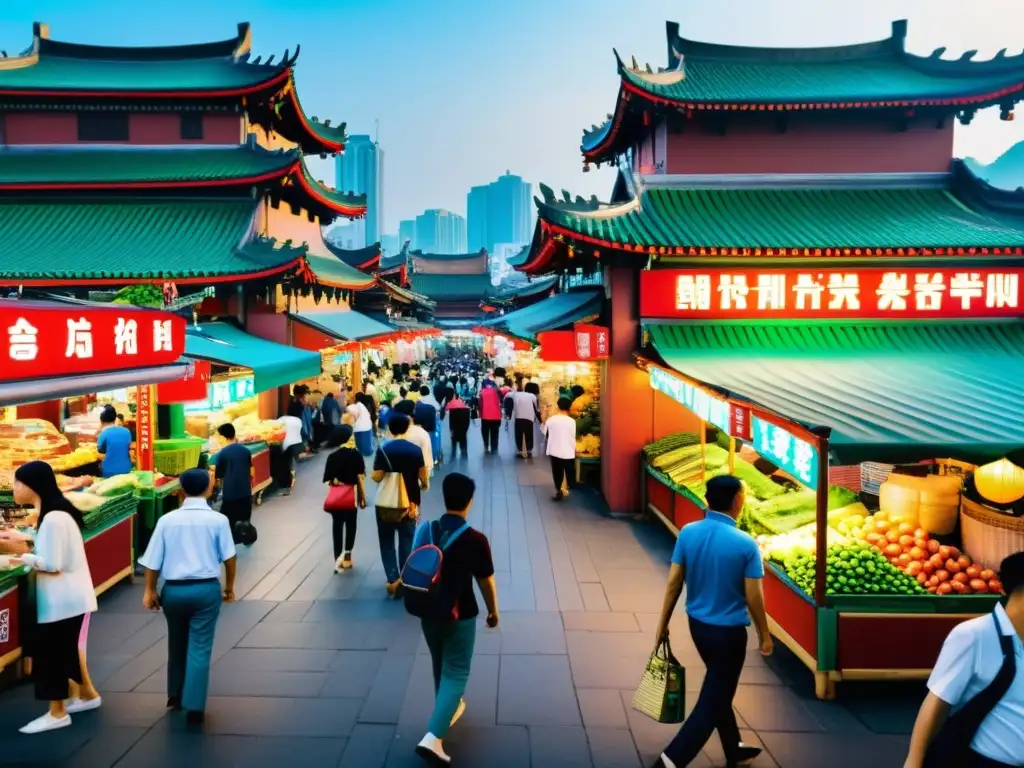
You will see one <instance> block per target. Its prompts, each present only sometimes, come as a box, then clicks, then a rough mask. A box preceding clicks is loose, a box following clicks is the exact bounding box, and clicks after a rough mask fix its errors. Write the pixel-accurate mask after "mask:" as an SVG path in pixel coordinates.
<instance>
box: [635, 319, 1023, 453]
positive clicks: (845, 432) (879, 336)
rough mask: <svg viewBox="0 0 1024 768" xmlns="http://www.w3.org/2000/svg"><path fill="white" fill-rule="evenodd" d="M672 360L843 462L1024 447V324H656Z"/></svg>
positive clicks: (658, 344)
mask: <svg viewBox="0 0 1024 768" xmlns="http://www.w3.org/2000/svg"><path fill="white" fill-rule="evenodd" d="M647 329H648V330H649V332H650V337H651V341H652V342H653V344H654V346H655V348H656V349H657V351H658V353H659V354H660V355H661V356H662V358H664V360H665V362H666V363H667V364H668V365H670V366H672V367H673V368H675V369H676V370H678V371H680V372H682V373H685V374H686V375H688V376H692V377H693V378H695V379H698V380H700V381H702V382H704V383H706V384H709V385H711V386H713V387H717V388H719V389H722V390H724V391H727V392H728V393H730V394H731V395H733V396H735V397H739V398H744V399H747V400H750V401H751V402H753V403H756V404H758V405H760V406H762V407H764V408H768V409H770V410H772V411H775V412H776V413H779V414H781V415H783V416H786V417H788V418H791V419H794V420H796V421H798V422H801V423H803V424H806V425H808V426H812V425H822V426H827V427H831V429H832V439H831V448H832V452H833V454H834V456H835V459H836V461H837V462H838V463H839V464H856V463H859V462H861V461H868V460H873V461H916V460H919V459H925V458H947V457H949V458H959V459H962V460H967V461H987V460H990V459H994V458H999V457H1001V456H1005V455H1006V454H1007V453H1009V452H1011V451H1013V450H1014V449H1018V448H1020V447H1021V446H1024V385H1022V382H1024V323H1020V322H1016V321H1011V322H959V323H957V322H935V323H912V322H910V323H892V322H828V323H824V322H823V323H799V324H797V323H792V322H788V323H787V322H783V321H776V322H772V321H762V322H747V323H730V322H702V323H700V324H690V323H685V324H677V325H671V324H652V325H648V326H647Z"/></svg>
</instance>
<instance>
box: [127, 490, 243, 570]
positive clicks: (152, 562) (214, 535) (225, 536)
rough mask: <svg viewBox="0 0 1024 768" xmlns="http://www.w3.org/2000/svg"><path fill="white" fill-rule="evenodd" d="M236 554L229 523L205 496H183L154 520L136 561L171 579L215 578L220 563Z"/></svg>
mask: <svg viewBox="0 0 1024 768" xmlns="http://www.w3.org/2000/svg"><path fill="white" fill-rule="evenodd" d="M234 556H235V543H234V541H233V540H232V538H231V524H230V523H228V519H227V518H226V517H225V516H224V515H222V514H221V513H220V512H214V511H213V510H212V509H210V505H209V504H207V503H206V499H199V498H186V499H185V500H184V501H183V502H182V503H181V506H180V507H179V508H178V509H176V510H174V511H173V512H168V513H167V514H166V515H164V516H163V517H161V518H160V519H159V520H157V522H156V529H155V530H154V531H153V537H152V538H151V539H150V540H149V546H148V547H146V553H145V554H144V555H143V556H142V557H140V558H139V564H140V565H141V566H143V567H144V568H148V569H149V570H151V571H160V575H161V576H163V577H164V579H166V580H171V581H191V580H193V579H216V578H217V577H218V576H219V575H220V564H221V563H223V562H224V561H225V560H230V559H231V558H232V557H234Z"/></svg>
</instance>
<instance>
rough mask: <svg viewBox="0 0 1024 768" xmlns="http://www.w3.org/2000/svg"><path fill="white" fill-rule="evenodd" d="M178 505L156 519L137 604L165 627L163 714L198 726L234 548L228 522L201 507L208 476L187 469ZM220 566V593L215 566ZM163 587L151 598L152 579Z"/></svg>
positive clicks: (229, 595) (230, 586)
mask: <svg viewBox="0 0 1024 768" xmlns="http://www.w3.org/2000/svg"><path fill="white" fill-rule="evenodd" d="M178 480H179V482H180V483H181V489H182V490H183V491H184V492H185V500H184V501H183V502H182V504H181V506H180V507H179V508H178V509H175V510H173V511H172V512H168V513H167V514H166V515H164V516H163V517H161V518H160V519H159V520H158V521H157V524H156V529H155V530H154V531H153V537H152V538H151V539H150V541H149V546H148V547H146V554H144V555H143V556H142V557H141V558H139V563H140V564H141V565H142V566H143V567H144V568H145V569H146V591H145V594H144V595H143V598H142V603H143V605H145V607H146V608H148V609H149V610H151V611H159V610H161V609H163V612H164V619H165V620H166V621H167V706H168V708H170V709H174V710H178V709H184V710H185V712H186V718H187V722H188V724H190V725H199V724H201V723H202V722H203V719H204V717H205V712H206V694H207V690H208V689H209V686H210V657H211V655H212V654H213V636H214V632H215V631H216V629H217V618H218V616H220V606H221V603H222V602H225V603H230V602H233V601H234V599H235V564H236V563H235V542H234V541H233V540H232V538H231V529H230V528H229V526H228V521H227V518H226V517H224V515H221V514H219V513H217V512H214V511H213V510H212V509H211V508H210V505H209V504H208V503H207V501H206V500H207V498H208V497H209V495H210V475H209V473H207V472H205V471H204V470H201V469H189V470H186V471H185V472H182V473H181V476H180V477H179V478H178ZM221 563H223V564H224V587H223V590H222V589H221V584H220V579H219V577H220V566H221ZM161 576H162V577H163V579H164V587H163V590H162V591H161V592H160V593H159V595H158V594H157V579H158V578H159V577H161Z"/></svg>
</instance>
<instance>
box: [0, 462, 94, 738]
mask: <svg viewBox="0 0 1024 768" xmlns="http://www.w3.org/2000/svg"><path fill="white" fill-rule="evenodd" d="M14 500H15V502H17V503H18V504H22V505H26V506H32V507H35V509H36V513H37V515H38V523H37V526H38V531H37V533H36V540H35V552H34V553H33V554H30V555H22V556H21V557H20V558H19V560H20V562H22V563H24V564H25V565H29V566H31V567H32V568H34V569H35V570H36V571H37V578H36V606H37V611H38V619H37V620H38V627H37V629H36V650H35V656H34V659H33V664H34V678H35V688H36V698H37V699H39V700H41V701H49V702H50V710H49V712H47V713H46V714H44V715H42V716H40V717H37V718H36V719H35V720H33V721H32V722H31V723H29V724H28V725H26V726H25V727H24V728H22V729H21V732H22V733H42V732H43V731H51V730H54V729H55V728H64V727H66V726H68V725H71V714H70V713H73V712H82V711H85V710H89V709H96V708H97V707H98V706H99V705H100V697H99V695H98V694H97V693H96V690H95V689H94V688H91V686H87V685H83V686H82V692H81V695H82V698H80V699H73V700H72V701H71V702H68V701H66V700H67V698H68V694H69V685H68V683H69V681H74V682H76V683H79V684H82V683H83V682H84V681H83V675H82V668H81V661H80V657H79V653H78V639H79V635H80V633H81V631H82V622H83V620H84V619H85V614H87V613H92V612H93V611H95V610H96V593H95V591H94V590H93V585H92V576H91V575H90V574H89V563H88V562H87V561H86V559H85V541H84V540H83V538H82V514H81V513H80V512H79V511H78V510H77V509H75V507H74V506H73V505H72V504H71V502H70V501H68V500H67V499H66V498H64V494H62V493H61V492H60V489H58V488H57V480H56V478H55V477H54V475H53V470H52V469H51V468H50V465H49V464H45V463H44V462H41V461H32V462H29V463H28V464H25V465H24V466H22V467H19V468H18V470H17V471H16V472H15V473H14ZM90 689H91V690H90Z"/></svg>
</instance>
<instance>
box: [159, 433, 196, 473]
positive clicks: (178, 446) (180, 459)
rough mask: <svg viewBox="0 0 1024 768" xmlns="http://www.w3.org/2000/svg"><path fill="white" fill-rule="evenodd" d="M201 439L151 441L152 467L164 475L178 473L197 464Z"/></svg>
mask: <svg viewBox="0 0 1024 768" xmlns="http://www.w3.org/2000/svg"><path fill="white" fill-rule="evenodd" d="M202 452H203V441H202V440H200V439H199V438H193V439H188V438H186V439H178V440H157V441H156V442H154V443H153V468H154V469H156V470H157V471H158V472H162V473H163V474H165V475H180V474H181V473H182V472H184V471H185V470H186V469H192V468H193V467H196V466H198V465H199V456H200V454H202Z"/></svg>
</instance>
